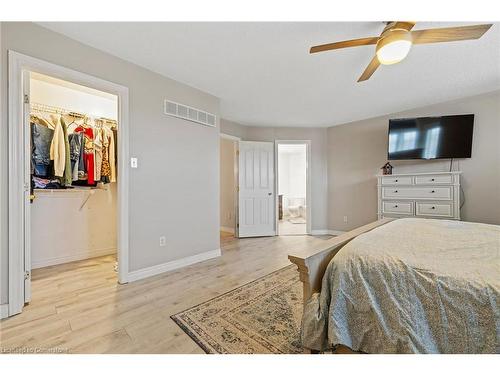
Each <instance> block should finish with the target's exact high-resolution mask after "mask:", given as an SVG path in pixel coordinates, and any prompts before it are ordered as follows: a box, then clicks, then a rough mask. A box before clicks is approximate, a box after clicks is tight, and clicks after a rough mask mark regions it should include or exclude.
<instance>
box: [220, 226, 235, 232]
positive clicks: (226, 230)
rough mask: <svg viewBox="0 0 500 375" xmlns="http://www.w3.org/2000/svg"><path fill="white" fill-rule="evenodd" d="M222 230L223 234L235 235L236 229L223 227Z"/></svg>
mask: <svg viewBox="0 0 500 375" xmlns="http://www.w3.org/2000/svg"><path fill="white" fill-rule="evenodd" d="M220 230H221V231H222V232H227V233H232V234H234V228H232V227H223V226H221V227H220Z"/></svg>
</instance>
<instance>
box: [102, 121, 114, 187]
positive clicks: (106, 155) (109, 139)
mask: <svg viewBox="0 0 500 375" xmlns="http://www.w3.org/2000/svg"><path fill="white" fill-rule="evenodd" d="M102 135H103V165H102V171H101V174H102V175H103V176H104V177H105V179H104V180H102V178H101V180H102V181H103V182H104V181H106V182H116V159H115V140H114V135H113V131H112V130H111V129H110V128H108V127H103V129H102Z"/></svg>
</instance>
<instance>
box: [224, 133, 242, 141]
mask: <svg viewBox="0 0 500 375" xmlns="http://www.w3.org/2000/svg"><path fill="white" fill-rule="evenodd" d="M219 136H220V137H221V138H224V139H230V140H231V141H238V142H239V141H241V138H240V137H235V136H234V135H230V134H226V133H219Z"/></svg>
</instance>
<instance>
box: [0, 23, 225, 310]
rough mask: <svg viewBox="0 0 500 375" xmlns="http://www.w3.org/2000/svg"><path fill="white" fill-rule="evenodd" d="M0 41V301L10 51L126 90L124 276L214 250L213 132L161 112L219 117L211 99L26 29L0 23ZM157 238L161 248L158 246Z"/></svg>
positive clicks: (4, 280) (58, 38) (4, 273)
mask: <svg viewBox="0 0 500 375" xmlns="http://www.w3.org/2000/svg"><path fill="white" fill-rule="evenodd" d="M1 39H2V41H1V74H2V75H1V99H2V102H1V127H0V139H1V141H0V142H1V143H0V150H1V155H0V160H1V165H0V168H1V169H0V190H1V197H0V199H1V207H2V209H1V218H0V219H1V251H0V253H1V254H0V255H1V280H0V281H1V291H0V292H1V301H0V302H1V303H6V302H7V291H8V285H7V282H8V275H7V268H8V267H7V264H8V259H7V255H8V254H7V251H8V250H7V233H8V227H7V218H8V216H7V215H8V212H7V205H8V197H7V186H8V179H7V170H8V159H7V145H8V135H7V112H6V109H7V50H9V49H12V50H15V51H17V52H20V53H24V54H26V55H30V56H33V57H36V58H40V59H43V60H46V61H49V62H52V63H55V64H59V65H62V66H65V67H68V68H71V69H74V70H78V71H80V72H84V73H87V74H91V75H94V76H96V77H99V78H102V79H105V80H108V81H112V82H116V83H118V84H121V85H123V86H126V87H128V88H129V90H130V91H129V94H130V154H131V155H132V156H135V157H138V158H139V168H138V169H132V170H130V232H129V238H130V270H131V271H134V270H138V269H141V268H144V267H148V266H152V265H156V264H161V263H164V262H168V261H171V260H174V259H179V258H183V257H187V256H190V255H194V254H198V253H202V252H205V251H210V250H215V249H218V248H219V247H220V244H219V231H218V230H219V179H218V178H214V176H218V175H219V130H218V129H214V128H210V127H204V126H201V125H197V124H194V123H191V122H187V121H183V120H180V119H175V118H172V117H168V116H165V115H163V114H162V111H163V100H164V99H165V98H169V99H172V100H174V101H177V102H181V103H186V104H188V105H190V106H193V107H198V108H201V109H204V110H206V111H208V112H212V113H214V114H216V115H217V116H219V100H218V99H217V98H216V97H214V96H212V95H209V94H206V93H204V92H201V91H199V90H196V89H194V88H191V87H189V86H186V85H184V84H181V83H179V82H176V81H173V80H171V79H168V78H165V77H164V76H161V75H159V74H156V73H153V72H150V71H148V70H146V69H143V68H141V67H139V66H137V65H134V64H131V63H128V62H126V61H123V60H121V59H118V58H116V57H114V56H111V55H109V54H106V53H104V52H101V51H98V50H96V49H93V48H91V47H89V46H86V45H84V44H81V43H78V42H76V41H74V40H72V39H69V38H67V37H65V36H63V35H60V34H57V33H54V32H52V31H49V30H47V29H44V28H42V27H40V26H38V25H35V24H32V23H5V22H4V23H2V25H1ZM200 187H202V188H201V189H200ZM50 220H51V221H53V220H57V218H51V219H50ZM61 220H62V218H61ZM52 224H53V223H52ZM193 233H196V235H193ZM161 235H165V236H166V238H167V246H166V247H161V248H160V247H159V236H161Z"/></svg>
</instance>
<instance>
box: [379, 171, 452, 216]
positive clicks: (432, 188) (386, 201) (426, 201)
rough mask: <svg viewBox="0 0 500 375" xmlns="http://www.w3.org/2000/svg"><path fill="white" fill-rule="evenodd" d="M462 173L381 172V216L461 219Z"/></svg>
mask: <svg viewBox="0 0 500 375" xmlns="http://www.w3.org/2000/svg"><path fill="white" fill-rule="evenodd" d="M460 173H461V172H434V173H415V174H392V175H378V176H377V179H378V189H377V190H378V218H379V219H381V218H384V217H411V216H414V217H430V218H435V219H436V218H441V219H455V220H460Z"/></svg>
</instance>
